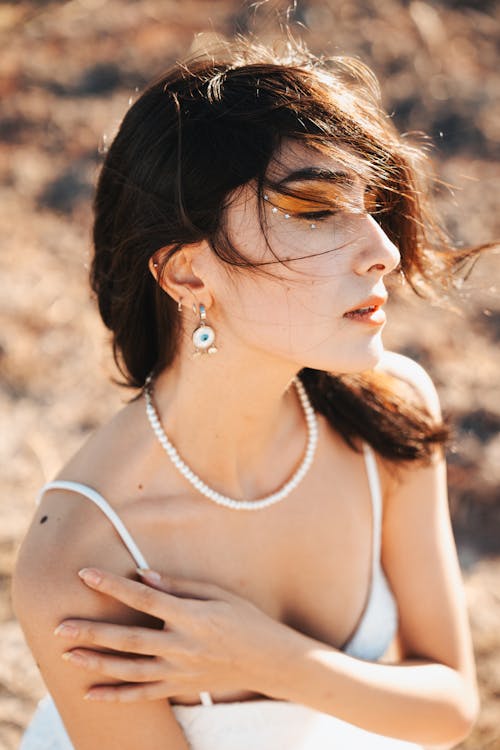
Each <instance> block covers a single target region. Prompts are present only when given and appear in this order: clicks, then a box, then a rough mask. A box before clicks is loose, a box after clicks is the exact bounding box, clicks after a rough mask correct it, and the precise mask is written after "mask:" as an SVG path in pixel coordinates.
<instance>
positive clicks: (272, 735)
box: [19, 443, 420, 750]
mask: <svg viewBox="0 0 500 750" xmlns="http://www.w3.org/2000/svg"><path fill="white" fill-rule="evenodd" d="M363 453H364V458H365V464H366V470H367V477H368V483H369V487H370V495H371V499H372V513H373V523H372V529H373V537H372V574H371V584H370V590H369V594H368V598H367V602H366V605H365V608H364V611H363V614H362V616H361V618H360V621H359V623H358V625H357V627H356V630H355V632H354V633H353V635H352V636H351V638H350V639H349V641H348V642H347V643H346V644H345V646H344V647H343V649H342V651H343V652H344V653H346V654H348V655H350V656H354V657H356V658H358V659H367V660H369V661H376V660H377V659H378V658H380V657H381V656H382V655H383V654H384V653H385V651H386V650H387V648H388V646H389V645H390V643H391V642H392V640H393V638H394V636H395V634H396V631H397V625H398V612H397V606H396V602H395V599H394V596H393V594H392V592H391V589H390V587H389V584H388V581H387V579H386V577H385V574H384V571H383V569H382V565H381V561H380V552H381V532H382V492H381V486H380V478H379V475H378V470H377V464H376V461H375V457H374V454H373V449H372V448H371V447H370V446H369V445H368V443H363ZM51 489H62V490H67V491H71V492H76V493H78V494H80V495H82V496H83V497H86V498H88V499H89V500H91V501H92V502H93V503H95V504H96V505H97V506H98V507H99V508H100V509H101V510H102V511H103V513H104V514H105V515H106V516H107V517H108V518H109V520H110V521H111V523H112V524H113V526H114V527H115V529H116V531H117V533H118V535H119V536H120V538H121V539H122V541H123V543H124V544H125V546H126V547H127V549H128V551H129V552H130V555H131V556H132V558H133V559H134V561H135V563H136V565H137V566H138V567H141V568H148V567H149V565H148V563H147V560H146V558H145V557H144V555H143V554H142V552H141V551H140V550H139V547H138V546H137V544H136V543H135V542H134V540H133V538H132V536H131V534H130V532H129V531H128V530H127V528H126V527H125V525H124V523H123V521H122V520H121V519H120V517H119V516H118V514H117V513H116V511H115V510H113V508H112V507H111V506H110V505H109V503H108V502H107V500H105V498H104V497H102V495H100V494H99V493H98V492H96V491H95V490H94V489H92V488H91V487H88V486H86V485H84V484H80V483H79V482H68V481H62V480H59V481H54V482H49V483H48V484H46V485H45V486H44V487H42V488H41V490H40V492H39V494H38V498H37V503H38V502H40V500H41V498H42V497H43V495H44V494H45V492H47V491H48V490H51ZM200 698H201V703H202V704H204V705H202V704H197V705H193V706H179V705H172V710H173V711H174V713H175V715H176V718H177V720H178V721H179V723H180V724H181V726H182V728H183V730H184V733H185V735H186V737H187V739H188V742H189V744H190V746H191V748H192V749H193V750H257V749H258V750H323V748H324V750H327V749H329V748H332V750H353V749H354V748H356V750H358V748H360V749H361V748H362V749H364V748H367V749H368V748H369V750H379V748H380V750H410V749H411V750H419V748H420V746H417V745H415V744H413V743H408V742H403V741H401V740H395V739H392V738H389V737H383V736H381V735H378V734H373V733H371V732H366V731H365V730H363V729H360V728H359V727H356V726H354V725H352V724H349V723H347V722H344V721H341V720H340V719H337V718H335V717H333V716H329V715H327V714H323V713H320V712H319V711H315V710H313V709H310V708H308V707H306V706H302V705H300V704H297V703H291V702H288V701H278V700H266V699H258V700H249V701H233V702H229V703H216V704H215V705H213V704H212V705H210V703H211V700H210V697H209V695H208V694H205V693H203V694H200ZM19 750H73V746H72V744H71V741H70V739H69V737H68V735H67V733H66V731H65V729H64V726H63V724H62V721H61V719H60V717H59V714H58V712H57V709H56V707H55V705H54V703H53V701H52V699H51V697H50V696H46V697H45V698H44V699H43V700H42V701H41V702H40V704H39V706H38V709H37V711H36V713H35V716H34V718H33V720H32V722H31V724H30V726H29V727H28V729H27V731H26V733H25V735H24V737H23V740H22V742H21V745H20V747H19Z"/></svg>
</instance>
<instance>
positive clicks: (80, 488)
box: [36, 479, 213, 706]
mask: <svg viewBox="0 0 500 750" xmlns="http://www.w3.org/2000/svg"><path fill="white" fill-rule="evenodd" d="M48 490H66V491H69V492H76V493H77V494H79V495H83V496H84V497H86V498H88V499H89V500H92V502H93V503H95V504H96V505H97V506H98V507H99V508H100V509H101V510H102V512H103V513H104V515H106V516H107V517H108V518H109V520H110V521H111V523H112V524H113V526H114V527H115V529H116V531H117V532H118V534H119V535H120V537H121V539H122V541H123V543H124V544H125V546H126V548H127V549H128V551H129V552H130V554H131V555H132V558H133V559H134V561H135V564H136V565H137V567H139V568H149V565H148V563H147V561H146V558H145V557H144V555H143V554H142V552H141V551H140V549H139V547H138V546H137V544H136V543H135V542H134V540H133V539H132V535H131V534H130V532H129V531H128V529H127V528H126V526H125V524H124V523H123V521H122V520H121V518H120V517H119V515H118V514H117V513H116V511H115V510H113V508H112V507H111V505H110V504H109V503H108V501H107V500H105V499H104V498H103V496H102V495H100V494H99V493H98V492H96V490H94V489H92V487H87V485H86V484H81V483H80V482H68V481H65V480H62V479H57V480H55V481H54V482H49V483H48V484H44V486H43V487H42V488H41V489H40V491H39V492H38V495H37V498H36V504H37V505H39V503H40V501H41V499H42V497H43V495H44V494H45V493H46V492H47V491H48ZM199 695H200V702H201V703H202V705H204V706H212V705H213V701H212V697H211V695H210V693H208V692H206V691H204V690H203V691H201V692H200V694H199Z"/></svg>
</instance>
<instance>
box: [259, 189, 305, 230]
mask: <svg viewBox="0 0 500 750" xmlns="http://www.w3.org/2000/svg"><path fill="white" fill-rule="evenodd" d="M264 200H265V201H268V200H269V196H268V194H267V193H264ZM271 213H272V214H277V213H279V208H278V207H277V206H273V207H272V209H271ZM283 218H284V219H291V218H292V217H291V214H289V213H285V214H283ZM309 229H316V224H314V223H313V224H309Z"/></svg>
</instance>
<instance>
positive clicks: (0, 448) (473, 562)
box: [0, 0, 500, 750]
mask: <svg viewBox="0 0 500 750" xmlns="http://www.w3.org/2000/svg"><path fill="white" fill-rule="evenodd" d="M286 12H287V5H286V4H285V3H282V2H266V3H255V4H253V5H250V4H248V3H242V2H235V1H234V0H217V1H215V2H209V1H208V0H182V1H180V2H174V1H172V0H129V1H127V0H71V1H70V2H25V1H24V0H20V1H19V2H15V1H13V2H0V50H1V52H0V101H1V116H0V222H1V236H2V247H1V253H0V264H1V276H0V285H1V287H0V414H1V421H2V433H1V435H0V465H1V466H2V467H3V469H4V471H3V472H2V476H1V478H0V482H1V485H0V486H1V493H0V514H1V519H0V521H1V522H0V747H1V748H2V749H4V750H11V749H13V748H17V745H18V742H19V738H20V736H21V733H22V731H23V728H24V727H25V726H26V724H27V722H28V720H29V718H30V715H31V713H32V712H33V710H34V707H35V704H36V701H37V700H38V699H39V698H40V697H41V695H42V694H43V692H44V689H43V685H42V682H41V679H40V677H39V675H38V672H37V668H36V666H35V664H34V662H33V659H32V658H31V655H30V654H29V652H28V650H27V648H26V646H25V645H24V642H23V638H22V634H21V632H20V629H19V626H18V625H17V623H16V622H15V619H14V617H13V613H12V608H11V603H10V597H9V585H10V574H11V572H12V568H13V565H14V560H15V556H16V552H17V549H18V546H19V542H20V539H21V538H22V535H23V533H24V531H25V530H26V528H27V525H28V523H29V521H30V518H31V515H32V513H33V510H34V498H35V495H36V491H37V489H38V488H39V487H40V486H41V485H42V484H43V483H44V482H45V481H48V480H49V479H50V478H51V477H52V476H53V475H54V474H55V473H56V471H57V470H58V469H59V467H60V466H61V464H62V463H63V462H64V461H65V460H66V459H67V458H69V456H70V455H71V454H72V453H73V452H74V451H75V450H76V449H77V448H78V447H79V446H80V445H81V443H82V442H83V440H84V439H85V438H86V437H87V436H88V435H89V433H90V431H92V430H93V429H94V428H95V427H96V426H97V425H98V424H100V423H101V422H102V421H104V420H106V419H108V417H109V416H110V415H111V414H112V413H113V412H114V411H115V410H116V409H117V408H119V407H120V405H121V404H122V403H123V401H124V400H125V399H126V398H127V396H128V395H129V394H127V393H124V392H122V391H121V390H120V389H119V388H117V387H116V386H114V385H112V384H111V383H110V376H111V375H112V374H114V369H113V365H112V362H111V356H110V351H109V342H108V337H107V334H106V332H105V331H104V329H103V327H102V325H101V323H100V321H99V319H98V316H97V313H96V309H95V305H94V302H93V300H92V299H91V297H90V293H89V291H88V285H87V269H88V263H89V253H90V229H91V212H90V204H91V198H92V193H93V188H94V185H95V181H96V176H97V174H98V170H99V165H100V163H101V160H102V154H103V153H104V152H105V150H106V148H107V144H109V142H110V140H111V139H112V137H113V134H114V132H115V130H116V128H117V125H118V123H119V122H120V119H121V118H122V117H123V115H124V113H125V111H126V109H127V107H128V106H129V104H130V102H131V101H133V99H134V98H135V97H136V96H137V93H138V92H139V91H140V90H141V89H142V88H143V87H144V85H145V84H146V83H147V82H148V81H149V80H150V79H151V78H153V77H154V76H156V75H157V74H158V73H160V72H161V71H162V70H163V69H164V68H165V67H167V66H168V65H169V64H171V63H172V62H174V61H175V60H176V59H178V58H182V57H184V56H185V55H186V54H187V53H189V52H190V51H193V50H195V49H198V48H200V47H202V46H203V45H204V44H206V43H207V41H209V40H210V39H211V38H212V37H213V36H214V35H218V36H222V37H225V38H231V37H232V36H233V35H234V34H235V33H237V32H240V33H248V32H251V33H253V34H254V35H255V36H256V37H257V38H258V39H260V40H262V41H264V42H268V43H272V42H273V40H275V39H276V38H277V37H278V36H279V32H280V18H281V19H283V18H285V17H286V14H287V13H286ZM288 18H289V20H290V23H291V25H292V28H293V29H294V33H295V35H296V36H300V37H301V38H302V39H304V40H305V41H306V42H307V44H308V45H309V46H310V48H311V49H312V50H313V51H314V52H316V53H320V54H325V55H333V54H349V55H356V56H359V57H360V58H361V59H362V60H363V61H365V62H366V63H368V64H369V65H370V66H371V67H372V68H373V70H374V71H375V73H376V74H377V76H378V77H379V80H380V82H381V86H382V91H383V99H384V103H385V106H386V108H387V110H388V112H389V113H390V115H391V116H392V117H393V118H394V120H395V122H396V124H397V125H398V127H399V128H400V129H401V130H402V131H404V132H408V131H423V132H425V133H426V134H427V135H428V136H429V137H430V144H432V149H431V151H432V154H433V158H434V161H435V164H436V170H437V173H438V175H439V177H440V178H441V179H442V180H443V181H444V182H445V183H446V184H447V185H450V186H451V187H442V188H441V189H440V190H439V191H437V194H436V200H438V201H439V203H440V207H441V210H442V213H443V216H444V220H445V222H446V226H447V227H448V229H449V231H450V232H451V234H452V236H453V237H454V238H455V239H456V240H457V242H460V243H462V244H464V245H467V244H469V243H470V244H472V243H474V244H476V243H482V242H488V241H491V240H494V239H499V238H500V217H499V211H498V193H499V187H500V166H499V162H498V155H499V151H500V98H499V92H500V72H499V66H498V60H499V51H500V50H499V48H500V39H499V34H498V32H499V28H500V26H499V22H500V4H499V3H498V2H496V1H495V0H491V2H488V1H487V0H475V1H473V0H470V1H469V0H441V1H439V0H438V1H436V2H432V3H431V2H424V1H422V0H414V1H413V2H405V1H401V0H400V1H397V0H348V1H344V0H299V1H298V2H297V3H296V5H295V6H294V7H291V8H289V12H288ZM499 269H500V258H499V254H498V252H497V251H489V252H488V253H487V254H485V255H483V256H482V258H481V260H480V261H479V262H478V263H476V264H475V265H474V266H473V267H471V268H470V269H469V274H468V278H467V279H466V281H464V283H463V285H462V288H461V290H460V295H459V296H458V297H457V298H456V301H457V300H458V304H457V310H456V312H450V311H446V310H445V309H443V308H442V307H437V306H435V305H431V304H430V303H428V302H425V301H423V300H420V299H419V298H417V297H416V296H415V295H414V294H413V293H412V292H411V290H410V289H409V287H408V286H407V285H406V286H405V285H402V286H401V285H400V286H399V287H398V288H395V289H394V290H393V293H392V295H391V300H390V302H389V303H388V305H387V312H388V324H387V326H386V328H385V329H384V343H385V346H386V348H388V349H394V350H396V351H399V352H401V353H404V354H408V355H409V356H411V357H414V358H415V359H416V360H417V361H419V362H420V363H421V364H422V365H423V366H424V367H425V368H426V369H427V370H428V371H429V373H430V374H431V376H432V377H433V379H434V382H435V383H436V385H437V388H438V390H439V394H440V397H441V402H442V408H443V412H444V413H445V415H447V416H449V417H450V419H451V420H452V423H453V425H454V428H455V438H454V440H453V443H452V445H451V446H450V449H449V451H448V456H447V458H448V467H449V469H448V477H449V494H450V507H451V512H452V519H453V525H454V531H455V536H456V540H457V545H458V549H459V556H460V561H461V565H462V570H463V575H464V581H465V588H466V594H467V602H468V607H469V614H470V621H471V626H472V631H473V638H474V647H475V652H476V659H477V665H478V671H479V680H480V689H481V697H482V711H481V716H480V718H479V720H478V723H477V725H476V727H475V729H474V731H473V733H472V734H471V736H470V737H469V738H468V739H467V740H466V741H465V742H464V743H463V744H462V745H461V746H460V747H461V748H467V750H469V749H470V750H484V749H485V748H488V750H495V749H498V748H500V701H499V697H500V492H499V486H500V482H499V478H500V433H499V427H500V397H499V389H498V381H499V364H500V347H499V341H500V302H499V298H498V285H499ZM235 750H236V748H235Z"/></svg>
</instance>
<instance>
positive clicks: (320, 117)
mask: <svg viewBox="0 0 500 750" xmlns="http://www.w3.org/2000/svg"><path fill="white" fill-rule="evenodd" d="M238 54H239V57H238V56H237V55H235V54H232V55H231V54H230V53H228V52H226V53H225V55H224V56H220V58H217V59H208V58H203V59H198V60H195V61H192V62H190V63H189V64H185V65H177V66H176V67H175V68H173V69H172V70H171V71H170V72H169V73H167V74H166V75H165V76H163V77H162V78H161V79H159V80H158V81H156V82H155V83H153V84H152V85H151V86H150V87H149V88H148V89H147V90H146V91H145V92H144V93H143V94H142V95H141V96H140V97H139V98H138V100H137V101H136V102H135V103H134V104H133V106H132V107H131V108H130V110H129V111H128V113H127V114H126V116H125V118H124V120H123V122H122V123H121V126H120V129H119V132H118V134H117V136H116V138H115V140H114V142H113V144H112V146H111V148H110V150H109V152H108V154H107V156H106V159H105V162H104V165H103V168H102V172H101V175H100V179H99V183H98V186H97V193H96V198H95V206H94V208H95V224H94V246H95V255H94V259H93V264H92V270H91V283H92V288H93V290H94V291H95V292H96V295H97V299H98V303H99V310H100V313H101V316H102V318H103V321H104V323H105V325H106V326H107V327H108V328H109V329H110V330H111V331H112V334H113V347H114V353H115V358H116V360H117V363H118V365H119V367H120V370H121V372H122V374H123V376H124V378H125V381H126V382H127V384H128V385H129V386H131V387H132V388H135V389H139V391H138V394H137V396H136V397H135V398H134V399H133V400H132V401H131V402H130V403H128V404H127V405H126V406H125V407H124V408H123V409H122V410H121V411H120V412H119V413H118V414H116V415H115V416H114V417H113V419H111V421H110V422H109V423H108V424H105V425H103V426H102V427H101V428H100V429H98V430H97V431H96V432H95V434H93V435H92V436H91V437H90V439H89V440H88V442H87V443H86V444H85V445H84V446H83V448H82V449H81V450H80V451H79V452H78V453H77V454H76V456H74V457H73V458H72V459H71V460H70V461H69V463H68V464H67V465H66V466H65V467H64V468H63V469H62V470H61V472H60V473H59V475H58V477H57V480H56V481H55V482H53V483H50V484H49V485H47V486H46V487H44V488H42V491H41V493H40V506H39V508H38V510H37V512H36V514H35V517H34V519H33V522H32V525H31V527H30V529H29V531H28V534H27V536H26V538H25V540H24V542H23V545H22V548H21V550H20V553H19V557H18V562H17V567H16V571H15V577H14V586H13V600H14V606H15V611H16V614H17V616H18V618H19V621H20V623H21V625H22V627H23V630H24V632H25V635H26V639H27V641H28V644H29V646H30V648H31V649H32V652H33V654H34V655H35V657H36V659H37V661H38V663H39V666H40V670H41V672H42V675H43V677H44V680H45V681H46V684H47V687H48V689H49V691H50V694H51V698H47V699H45V700H44V701H43V702H42V704H41V705H40V707H39V709H38V711H37V713H36V716H35V718H34V720H33V722H32V724H31V726H30V728H29V730H28V732H27V733H26V735H25V738H24V740H23V744H22V748H23V750H34V748H37V749H41V748H44V749H45V748H49V747H50V748H57V750H63V749H64V750H67V749H69V748H71V747H74V748H76V749H77V750H90V749H92V750H95V749H96V748H106V749H107V750H115V749H116V750H118V748H119V749H120V750H127V749H129V748H130V749H132V748H134V749H135V748H137V747H141V748H142V750H156V748H158V749H159V748H162V750H164V749H165V748H169V749H170V750H174V749H175V750H181V749H182V750H185V748H187V747H191V748H194V750H215V749H217V750H229V749H231V750H250V748H252V749H253V748H260V749H261V750H264V749H265V750H271V749H272V750H277V749H278V748H287V749H292V748H294V749H297V750H298V749H299V748H315V749H316V748H330V747H332V748H336V750H338V748H358V747H359V748H365V747H366V748H379V747H380V748H384V749H385V750H390V749H391V748H392V749H394V750H396V748H399V749H400V750H402V749H403V748H416V747H423V746H429V745H441V746H442V745H445V746H447V747H449V746H453V745H454V744H456V743H457V742H459V741H460V740H461V739H462V738H463V737H465V736H466V735H467V734H468V733H469V731H470V728H471V726H472V724H473V722H474V720H475V717H476V715H477V710H478V698H477V695H478V693H477V686H476V678H475V668H474V659H473V652H472V646H471V638H470V633H469V628H468V623H467V615H466V608H465V602H464V598H463V592H462V585H461V577H460V570H459V565H458V562H457V556H456V550H455V546H454V542H453V535H452V532H451V525H450V520H449V515H448V506H447V499H446V469H445V462H444V458H443V450H442V446H443V444H444V443H445V441H446V438H447V435H448V431H447V428H446V427H445V425H443V423H442V420H441V415H440V410H439V403H438V398H437V395H436V391H435V388H434V386H433V384H432V382H431V380H430V378H429V376H428V375H427V373H426V372H425V371H424V370H423V369H422V368H421V367H420V366H419V365H418V364H417V363H415V362H413V361H412V360H410V359H408V358H406V357H403V356H401V355H397V354H395V353H390V352H384V349H383V344H382V335H381V334H382V330H383V326H384V323H385V314H384V312H383V310H382V306H383V304H384V302H385V301H386V298H387V291H386V286H385V282H386V281H387V278H388V277H389V276H390V275H391V274H393V275H394V274H395V273H396V272H398V271H400V272H401V273H403V274H404V276H405V278H406V279H407V280H408V282H409V283H410V285H411V286H412V287H413V288H414V290H415V291H416V292H417V293H418V294H420V295H421V296H423V295H424V294H426V293H427V294H431V293H432V292H433V289H434V288H438V287H439V284H442V283H446V282H447V279H449V278H450V276H451V274H452V272H453V268H454V265H455V264H456V263H457V262H458V261H459V260H461V259H463V257H464V252H462V253H461V254H460V255H459V254H458V252H457V251H454V250H453V249H452V248H451V247H449V246H448V244H447V241H446V238H445V237H444V235H443V233H442V232H440V231H439V229H438V225H437V223H436V221H435V219H433V215H432V212H431V209H430V207H429V206H428V204H427V202H426V194H425V190H424V189H423V187H422V174H423V171H422V170H423V166H422V163H423V156H422V155H421V154H420V153H419V152H418V151H417V149H416V148H415V147H414V146H412V145H411V144H408V143H406V142H405V141H404V140H403V139H402V138H401V137H400V136H399V135H398V134H397V133H396V132H395V130H394V128H393V126H392V124H391V122H390V121H389V120H388V119H387V117H386V115H385V114H384V113H383V111H382V110H381V108H380V103H379V97H378V89H377V86H376V82H375V80H374V78H373V75H372V74H371V73H370V72H369V71H368V70H367V69H366V68H365V67H364V66H363V65H362V64H361V63H359V62H358V61H355V60H349V59H345V58H337V59H334V60H332V61H329V62H320V61H317V60H314V59H313V58H312V57H311V56H309V55H308V54H306V53H304V52H295V53H294V54H293V55H291V57H290V58H289V59H283V58H282V59H277V58H276V57H275V56H273V54H272V53H271V52H268V51H266V50H264V49H260V48H256V47H252V46H251V45H248V46H247V47H246V48H245V50H244V55H243V53H242V52H241V47H240V51H239V53H238ZM237 511H240V512H237ZM106 516H107V517H106ZM382 521H383V536H382ZM117 532H118V533H117ZM137 566H138V568H139V570H137V569H136V568H137ZM147 568H150V569H152V570H153V574H151V573H149V574H148V573H147V571H146V572H145V569H147ZM82 569H86V570H83V572H82ZM154 572H156V573H157V575H156V577H155V576H154ZM158 574H159V575H158ZM62 625H66V627H65V628H64V627H62ZM71 625H72V626H73V628H71V627H69V628H68V626H71ZM56 626H61V627H57V628H56ZM75 627H76V630H75ZM54 629H56V632H55V633H54ZM92 686H94V689H93V690H90V688H91V687H92ZM113 686H114V687H113ZM85 698H87V699H86V700H85ZM88 698H92V700H90V699H88ZM130 703H132V705H133V710H132V711H131V710H130V708H131V706H130V705H129V704H130ZM56 706H57V709H56ZM63 725H64V726H63Z"/></svg>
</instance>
